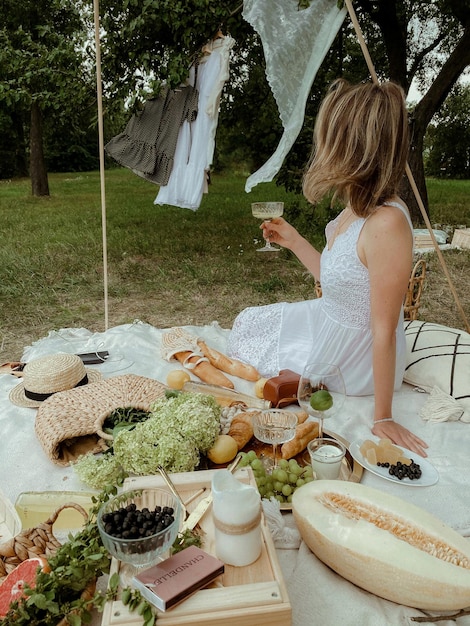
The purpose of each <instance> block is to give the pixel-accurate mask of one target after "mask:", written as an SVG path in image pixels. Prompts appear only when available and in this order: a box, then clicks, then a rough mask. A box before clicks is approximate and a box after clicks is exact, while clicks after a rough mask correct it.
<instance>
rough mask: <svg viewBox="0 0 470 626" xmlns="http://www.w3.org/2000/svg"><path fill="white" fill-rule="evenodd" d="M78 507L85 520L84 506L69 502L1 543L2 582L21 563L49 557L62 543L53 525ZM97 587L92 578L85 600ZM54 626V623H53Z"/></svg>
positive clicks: (62, 623) (64, 622) (60, 624)
mask: <svg viewBox="0 0 470 626" xmlns="http://www.w3.org/2000/svg"><path fill="white" fill-rule="evenodd" d="M70 508H73V509H76V510H77V511H78V512H79V513H80V514H81V515H82V516H83V519H84V521H85V522H86V521H87V520H88V514H87V512H86V511H85V509H84V508H83V507H81V506H80V505H79V504H76V503H75V502H68V503H66V504H63V505H62V506H60V507H59V508H58V509H57V510H56V511H55V512H54V513H53V514H52V515H51V517H50V518H49V519H48V520H46V521H45V522H42V523H41V524H39V525H38V526H36V527H34V528H29V529H27V530H22V531H21V532H20V533H18V534H17V535H16V536H15V537H13V538H12V539H9V540H8V541H5V542H4V543H2V544H0V582H1V581H2V580H3V579H4V578H5V577H6V576H7V575H8V574H9V573H10V572H12V571H13V570H14V569H15V568H16V567H17V566H18V565H19V564H20V563H22V562H23V561H26V559H31V558H34V557H43V558H45V559H49V558H50V557H51V556H53V555H54V554H55V553H56V551H57V550H58V548H60V546H61V545H62V544H61V543H60V542H59V541H58V539H57V538H56V537H55V536H54V533H53V526H54V524H55V522H56V520H57V518H58V517H59V515H60V513H61V512H62V511H63V510H64V509H70ZM95 589H96V580H92V581H91V582H90V583H88V585H87V586H86V587H85V589H84V590H83V591H82V592H81V594H80V597H81V598H82V599H83V600H90V599H91V598H92V597H93V595H94V593H95ZM68 624H69V622H68V621H67V619H66V618H63V619H61V620H60V621H59V622H57V624H56V626H67V625H68ZM51 626H52V625H51Z"/></svg>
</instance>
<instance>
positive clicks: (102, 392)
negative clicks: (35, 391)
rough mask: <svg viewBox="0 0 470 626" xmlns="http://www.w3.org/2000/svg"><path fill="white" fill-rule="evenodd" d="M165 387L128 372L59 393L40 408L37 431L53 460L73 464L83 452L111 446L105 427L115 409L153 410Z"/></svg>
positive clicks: (58, 463)
mask: <svg viewBox="0 0 470 626" xmlns="http://www.w3.org/2000/svg"><path fill="white" fill-rule="evenodd" d="M165 389H166V387H165V385H163V384H162V383H160V382H158V381H157V380H153V379H151V378H145V377H144V376H137V375H135V374H125V375H123V376H115V377H113V378H108V379H107V380H102V381H100V382H97V383H92V384H89V385H86V386H85V387H78V388H76V389H70V390H69V391H61V392H59V393H55V394H54V395H53V396H51V397H50V398H48V399H47V400H46V401H45V402H43V404H42V406H41V407H40V408H39V409H38V412H37V415H36V421H35V430H36V435H37V437H38V439H39V441H40V443H41V445H42V447H43V449H44V452H45V453H46V454H47V456H48V457H49V458H50V459H51V461H53V462H54V463H56V464H57V465H69V464H70V463H71V462H73V461H76V460H77V459H78V458H79V457H80V456H81V455H82V454H86V453H87V452H92V453H96V452H100V451H102V450H104V449H106V448H107V445H106V441H105V440H106V439H108V440H110V439H112V437H111V436H110V435H108V434H106V433H104V432H103V431H102V427H103V423H104V421H105V420H106V418H107V417H108V416H109V415H110V414H111V413H112V412H113V411H114V410H115V409H119V408H135V409H139V410H141V411H150V410H151V407H152V404H153V403H154V402H155V400H157V399H158V398H160V397H161V396H163V395H164V393H165Z"/></svg>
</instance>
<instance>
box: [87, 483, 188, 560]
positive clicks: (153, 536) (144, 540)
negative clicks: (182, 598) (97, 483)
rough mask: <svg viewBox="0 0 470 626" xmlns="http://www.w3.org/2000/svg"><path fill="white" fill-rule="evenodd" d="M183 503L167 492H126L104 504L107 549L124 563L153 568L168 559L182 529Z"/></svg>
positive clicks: (101, 521) (103, 533)
mask: <svg viewBox="0 0 470 626" xmlns="http://www.w3.org/2000/svg"><path fill="white" fill-rule="evenodd" d="M180 518H181V504H180V503H179V502H178V500H177V499H176V498H175V496H174V495H173V494H172V493H171V492H170V491H166V490H165V489H159V488H145V489H133V490H132V491H123V492H121V493H120V494H118V495H117V496H114V497H113V498H111V499H110V500H108V502H106V503H105V504H103V506H102V507H101V508H100V510H99V512H98V517H97V524H98V530H99V533H100V536H101V540H102V542H103V545H104V547H105V548H106V549H107V550H108V552H109V553H110V554H111V555H112V556H113V557H115V558H116V559H118V560H119V561H122V562H123V563H128V564H129V565H132V566H134V567H136V568H139V569H140V568H142V567H149V566H150V565H153V564H154V563H156V562H157V561H159V560H160V559H161V558H162V557H164V556H166V554H165V553H167V552H168V550H169V549H170V547H171V546H172V545H173V542H174V541H175V539H176V536H177V534H178V531H179V527H180Z"/></svg>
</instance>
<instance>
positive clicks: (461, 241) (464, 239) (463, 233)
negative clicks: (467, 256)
mask: <svg viewBox="0 0 470 626" xmlns="http://www.w3.org/2000/svg"><path fill="white" fill-rule="evenodd" d="M452 245H453V246H457V247H459V248H470V228H456V229H455V230H454V235H453V237H452Z"/></svg>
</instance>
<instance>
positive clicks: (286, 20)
mask: <svg viewBox="0 0 470 626" xmlns="http://www.w3.org/2000/svg"><path fill="white" fill-rule="evenodd" d="M346 13H347V11H346V9H338V7H337V3H336V0H311V2H310V6H309V7H308V8H307V9H302V10H299V9H298V2H297V0H244V3H243V17H244V19H245V20H246V21H247V22H248V23H249V24H251V26H253V28H254V29H255V30H256V32H257V33H258V34H259V36H260V37H261V42H262V44H263V50H264V56H265V60H266V77H267V79H268V82H269V85H270V87H271V90H272V92H273V95H274V98H275V100H276V104H277V107H278V109H279V116H280V118H281V121H282V126H283V128H284V133H283V135H282V137H281V139H280V141H279V144H278V146H277V148H276V151H275V152H274V154H273V155H272V156H271V157H270V158H269V159H268V161H266V163H265V164H264V165H262V166H261V167H260V169H259V170H257V171H256V172H254V173H253V174H251V176H249V177H248V179H247V181H246V183H245V191H246V192H249V191H251V190H252V188H253V187H254V186H255V185H257V184H258V183H262V182H268V181H271V180H272V179H273V178H274V176H275V175H276V174H277V172H278V171H279V169H280V167H281V165H282V162H283V161H284V158H285V157H286V155H287V153H288V152H289V150H290V149H291V147H292V145H293V143H294V141H295V140H296V138H297V136H298V134H299V132H300V130H301V128H302V124H303V120H304V111H305V103H306V101H307V97H308V94H309V92H310V88H311V86H312V83H313V80H314V78H315V75H316V73H317V71H318V68H319V67H320V65H321V63H322V61H323V59H324V58H325V55H326V53H327V52H328V49H329V48H330V46H331V44H332V43H333V40H334V38H335V37H336V34H337V32H338V31H339V29H340V27H341V24H342V23H343V21H344V18H345V16H346Z"/></svg>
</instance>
